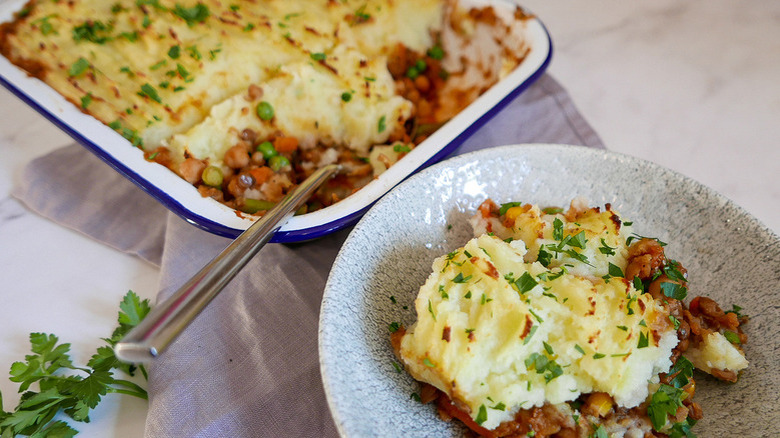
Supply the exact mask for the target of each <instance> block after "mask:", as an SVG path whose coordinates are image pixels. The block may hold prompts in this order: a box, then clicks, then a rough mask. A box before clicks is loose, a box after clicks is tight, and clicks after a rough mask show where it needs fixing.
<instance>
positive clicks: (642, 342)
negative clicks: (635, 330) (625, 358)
mask: <svg viewBox="0 0 780 438" xmlns="http://www.w3.org/2000/svg"><path fill="white" fill-rule="evenodd" d="M648 345H650V342H649V340H648V339H647V334H645V332H639V342H638V343H637V345H636V348H645V347H647V346H648Z"/></svg>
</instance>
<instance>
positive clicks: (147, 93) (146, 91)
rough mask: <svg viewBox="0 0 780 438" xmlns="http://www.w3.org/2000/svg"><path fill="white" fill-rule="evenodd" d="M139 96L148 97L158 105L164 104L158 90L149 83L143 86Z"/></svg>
mask: <svg viewBox="0 0 780 438" xmlns="http://www.w3.org/2000/svg"><path fill="white" fill-rule="evenodd" d="M138 95H139V96H141V97H148V98H149V99H152V100H153V101H155V102H157V103H162V99H160V95H159V94H157V90H156V89H155V88H154V87H153V86H151V85H149V84H148V83H146V84H143V85H141V91H139V92H138Z"/></svg>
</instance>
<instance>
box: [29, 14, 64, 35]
mask: <svg viewBox="0 0 780 438" xmlns="http://www.w3.org/2000/svg"><path fill="white" fill-rule="evenodd" d="M21 16H22V15H20V17H21ZM53 16H54V15H47V16H45V17H43V18H39V19H37V20H35V21H33V22H32V24H35V25H37V26H38V28H39V29H40V30H41V33H42V34H44V35H50V34H57V31H56V30H54V26H52V24H51V23H49V19H50V18H51V17H53Z"/></svg>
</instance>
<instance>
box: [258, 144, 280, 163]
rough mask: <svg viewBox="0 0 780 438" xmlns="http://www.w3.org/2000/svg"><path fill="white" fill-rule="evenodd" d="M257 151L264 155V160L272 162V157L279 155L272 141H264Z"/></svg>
mask: <svg viewBox="0 0 780 438" xmlns="http://www.w3.org/2000/svg"><path fill="white" fill-rule="evenodd" d="M257 151H258V152H260V153H261V154H263V158H265V159H266V160H270V159H271V157H275V156H277V155H279V152H276V148H274V145H273V144H272V143H271V142H270V141H264V142H262V143H260V144H259V145H257Z"/></svg>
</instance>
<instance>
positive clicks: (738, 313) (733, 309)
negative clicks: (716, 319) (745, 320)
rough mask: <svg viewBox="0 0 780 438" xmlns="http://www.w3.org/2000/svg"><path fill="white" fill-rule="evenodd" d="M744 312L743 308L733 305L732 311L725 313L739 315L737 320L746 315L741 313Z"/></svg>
mask: <svg viewBox="0 0 780 438" xmlns="http://www.w3.org/2000/svg"><path fill="white" fill-rule="evenodd" d="M741 311H742V308H741V307H739V306H737V305H736V304H732V305H731V310H727V311H726V312H725V313H733V314H735V315H737V318H742V317H743V316H744V315H742V313H740V312H741Z"/></svg>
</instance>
